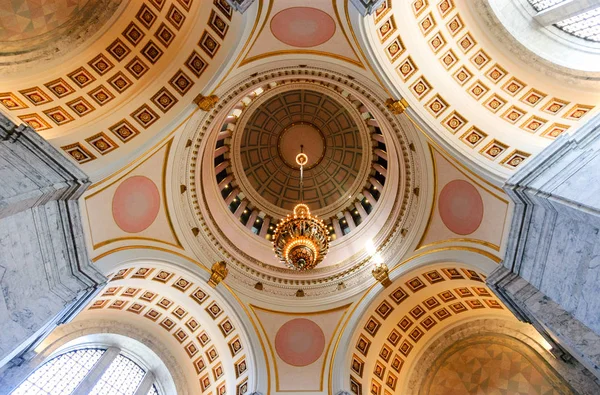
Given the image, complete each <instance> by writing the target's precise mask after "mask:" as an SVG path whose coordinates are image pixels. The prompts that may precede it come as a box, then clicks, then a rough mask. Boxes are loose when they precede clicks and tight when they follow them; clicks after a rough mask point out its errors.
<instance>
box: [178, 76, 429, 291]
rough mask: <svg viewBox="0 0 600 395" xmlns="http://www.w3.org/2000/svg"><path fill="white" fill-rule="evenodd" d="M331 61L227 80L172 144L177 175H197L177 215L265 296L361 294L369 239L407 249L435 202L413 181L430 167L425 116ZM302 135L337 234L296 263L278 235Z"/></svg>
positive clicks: (292, 193) (292, 194)
mask: <svg viewBox="0 0 600 395" xmlns="http://www.w3.org/2000/svg"><path fill="white" fill-rule="evenodd" d="M323 70H324V69H318V68H315V67H305V68H304V67H303V68H293V67H290V68H280V69H271V70H266V71H263V72H261V73H257V75H256V76H251V77H250V78H245V79H236V80H233V81H231V82H230V83H228V84H226V85H223V86H221V87H219V89H218V90H217V91H216V92H215V94H216V95H217V96H219V97H220V100H219V102H218V103H217V105H216V106H215V108H214V109H212V110H211V111H208V112H207V113H205V114H201V115H202V117H201V118H199V119H198V121H197V122H194V125H197V126H195V128H196V129H195V130H192V129H191V128H190V129H188V130H186V132H185V134H184V136H182V138H181V139H180V140H179V141H181V142H182V144H181V145H179V147H178V148H177V151H176V152H175V153H174V155H175V157H177V158H180V163H182V164H185V167H178V169H177V173H176V174H175V175H174V180H184V179H187V182H186V184H185V185H180V186H179V187H180V190H181V191H183V195H182V199H183V200H182V201H181V204H178V205H177V209H178V210H179V209H181V211H180V212H178V220H177V221H180V222H182V223H183V222H185V223H190V224H193V225H191V226H192V230H193V232H192V233H191V234H190V239H188V240H187V241H186V243H189V245H190V247H191V248H192V249H194V250H195V251H197V254H199V256H202V255H203V254H205V253H206V250H205V249H204V247H203V246H204V245H205V243H210V244H211V246H213V248H215V250H214V251H218V252H217V254H218V257H217V256H215V257H214V258H210V259H218V260H219V259H220V260H225V261H227V262H228V267H229V269H230V271H229V273H230V274H229V278H231V281H234V282H236V283H237V284H239V285H240V286H242V287H243V288H245V289H247V290H248V289H254V288H255V286H258V287H259V288H260V290H262V291H263V292H262V295H265V296H266V295H278V297H295V295H296V292H297V291H298V289H299V288H302V293H303V295H306V296H307V297H316V296H319V297H328V296H331V297H332V298H339V297H343V294H344V293H345V292H343V290H344V289H346V288H347V292H349V293H352V294H354V293H355V292H358V291H359V290H360V289H361V287H363V286H365V285H366V284H368V282H367V281H365V280H366V278H367V277H371V273H370V264H369V263H370V262H371V256H372V254H373V252H372V251H370V250H369V249H368V246H369V245H373V244H374V245H378V246H379V248H378V251H377V252H380V253H381V254H382V255H386V256H387V255H388V254H389V255H390V256H394V257H398V256H401V255H402V252H401V251H403V250H404V249H405V248H408V243H410V242H411V241H412V240H413V237H414V234H416V232H418V227H417V226H413V224H414V223H415V221H416V220H417V217H418V215H419V214H418V213H417V212H419V213H420V212H421V211H420V210H421V209H422V208H423V207H424V205H422V204H423V203H425V202H424V201H421V200H419V199H418V196H417V195H415V194H414V193H413V192H412V191H414V190H415V188H416V189H417V190H419V189H421V190H425V189H426V186H425V185H424V184H423V182H424V174H423V172H424V171H426V169H425V167H421V166H420V165H418V164H417V162H419V163H421V161H422V160H423V159H422V155H423V154H422V152H423V151H422V147H421V146H417V144H420V143H417V142H419V141H420V140H419V139H418V137H417V136H416V133H417V131H416V128H415V127H414V126H413V125H411V124H410V122H399V120H398V118H397V117H394V116H393V114H391V113H390V112H389V111H388V109H387V108H386V107H385V104H384V101H381V100H380V99H378V97H381V96H382V95H381V93H380V92H377V93H375V91H373V90H371V89H373V86H371V85H363V83H362V82H361V83H359V82H358V81H357V79H349V78H346V77H345V76H344V75H342V74H339V73H335V72H333V71H330V70H327V72H324V71H323ZM267 76H268V78H266V77H267ZM375 89H377V88H375ZM383 97H385V96H383ZM411 143H412V144H411ZM300 144H303V145H304V146H305V148H306V151H305V152H307V153H308V154H309V157H310V162H309V166H308V167H309V169H307V170H306V171H305V173H306V178H305V182H306V190H305V197H306V199H305V203H308V205H309V207H310V209H311V213H313V214H315V215H318V216H319V218H322V219H323V221H324V222H325V224H326V225H327V228H328V230H329V232H330V235H331V237H332V242H331V245H330V249H329V252H328V254H327V257H326V258H325V260H324V261H323V262H321V263H320V264H319V266H318V267H317V268H315V269H313V270H310V271H309V272H307V273H298V272H297V271H292V270H289V269H287V268H286V267H285V266H284V265H283V264H282V263H281V262H279V261H278V259H277V258H276V256H275V254H274V253H273V246H272V243H271V241H270V240H271V236H272V234H273V232H274V228H275V225H276V223H277V221H278V220H279V219H280V218H282V217H285V216H286V215H288V214H290V213H291V211H292V208H293V206H294V205H295V204H296V203H298V201H299V200H300V194H299V171H298V169H296V168H295V166H294V165H293V164H292V163H293V161H294V158H295V156H296V155H297V153H299V149H300V147H299V145H300ZM400 153H401V154H400ZM183 158H185V159H183ZM417 158H418V159H417ZM186 174H188V175H189V176H186ZM188 199H189V200H188ZM413 233H414V234H413ZM191 236H193V238H191ZM257 284H258V285H257ZM340 284H342V285H340ZM340 287H341V288H340ZM257 289H258V288H257ZM340 290H342V292H340Z"/></svg>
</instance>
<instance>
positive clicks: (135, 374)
mask: <svg viewBox="0 0 600 395" xmlns="http://www.w3.org/2000/svg"><path fill="white" fill-rule="evenodd" d="M145 373H146V372H145V371H144V370H143V369H142V368H141V367H140V366H139V365H138V364H136V363H135V362H133V361H132V360H131V359H129V358H127V357H124V356H123V355H119V356H118V357H117V358H115V360H114V361H113V363H111V364H110V366H109V367H108V369H107V370H106V372H104V374H103V375H102V377H101V378H100V380H99V381H98V383H97V384H96V385H95V386H94V388H93V389H92V392H90V395H133V394H134V393H135V390H136V388H137V387H138V385H140V383H141V382H142V379H143V378H144V374H145Z"/></svg>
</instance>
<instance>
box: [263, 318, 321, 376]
mask: <svg viewBox="0 0 600 395" xmlns="http://www.w3.org/2000/svg"><path fill="white" fill-rule="evenodd" d="M324 348H325V335H324V334H323V331H322V330H321V327H320V326H319V325H317V324H315V323H314V322H313V321H311V320H307V319H305V318H296V319H293V320H291V321H288V322H286V323H285V324H283V326H282V327H281V328H279V330H278V331H277V335H276V336H275V350H277V355H279V358H281V359H282V360H283V361H284V362H285V363H287V364H289V365H292V366H306V365H310V364H311V363H313V362H315V361H316V360H317V359H319V357H320V356H321V354H322V353H323V349H324Z"/></svg>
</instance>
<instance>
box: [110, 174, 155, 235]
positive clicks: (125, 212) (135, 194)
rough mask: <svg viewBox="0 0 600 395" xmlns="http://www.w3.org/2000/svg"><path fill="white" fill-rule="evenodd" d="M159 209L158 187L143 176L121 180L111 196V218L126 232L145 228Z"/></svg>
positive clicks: (135, 231) (139, 230) (137, 231)
mask: <svg viewBox="0 0 600 395" xmlns="http://www.w3.org/2000/svg"><path fill="white" fill-rule="evenodd" d="M159 209H160V194H159V193H158V188H157V187H156V184H154V182H153V181H152V180H151V179H149V178H147V177H144V176H134V177H130V178H128V179H127V180H125V181H123V182H122V183H121V185H119V187H118V188H117V190H116V192H115V195H114V196H113V201H112V214H113V218H114V219H115V222H116V223H117V225H118V226H119V228H121V229H122V230H123V231H124V232H127V233H139V232H141V231H143V230H144V229H147V228H148V227H149V226H150V225H152V223H153V222H154V220H155V219H156V216H157V215H158V210H159Z"/></svg>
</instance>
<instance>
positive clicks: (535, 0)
mask: <svg viewBox="0 0 600 395" xmlns="http://www.w3.org/2000/svg"><path fill="white" fill-rule="evenodd" d="M565 1H567V0H529V3H530V4H531V5H532V6H533V8H535V10H536V11H543V10H545V9H547V8H550V7H554V6H555V5H557V4H560V3H564V2H565Z"/></svg>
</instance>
